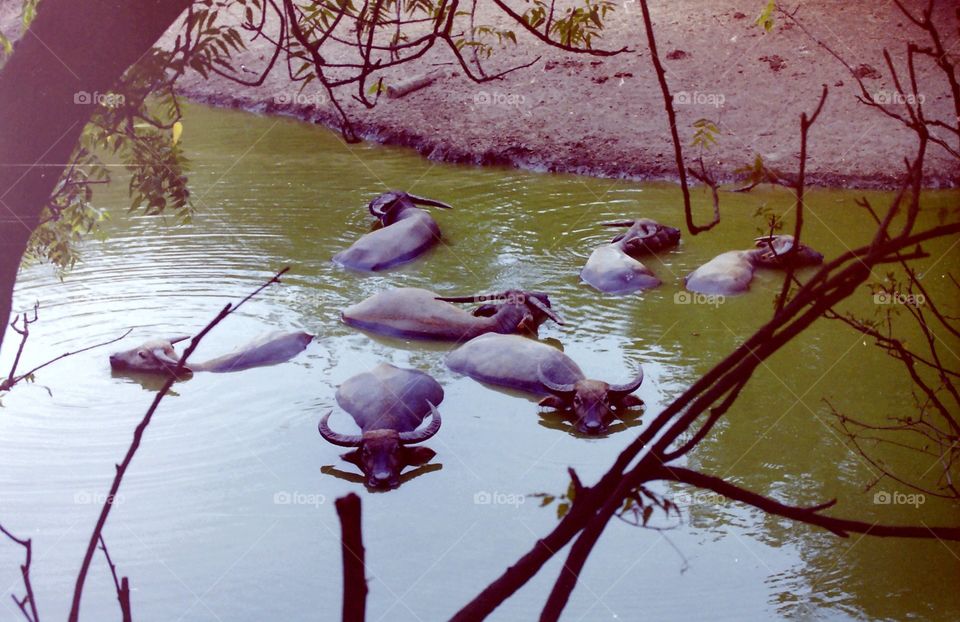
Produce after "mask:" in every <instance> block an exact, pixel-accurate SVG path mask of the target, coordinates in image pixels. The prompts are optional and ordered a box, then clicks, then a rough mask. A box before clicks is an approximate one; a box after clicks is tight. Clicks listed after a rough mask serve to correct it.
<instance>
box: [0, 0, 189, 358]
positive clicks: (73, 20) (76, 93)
mask: <svg viewBox="0 0 960 622" xmlns="http://www.w3.org/2000/svg"><path fill="white" fill-rule="evenodd" d="M189 4H190V2H189V0H140V1H138V2H131V1H130V0H42V2H40V4H39V9H38V14H37V17H36V19H35V20H34V21H33V23H32V24H31V26H30V29H29V30H28V31H27V32H26V33H24V35H23V36H22V37H21V38H20V40H19V41H18V42H17V43H16V45H15V46H14V49H13V55H12V56H11V57H10V59H9V60H8V61H7V64H6V65H5V66H4V67H3V69H2V71H0V322H2V324H0V346H2V345H3V334H4V332H6V331H5V329H6V325H7V323H8V321H9V317H10V312H11V305H12V298H13V287H14V283H15V282H16V276H17V270H18V268H19V265H20V261H21V259H22V257H23V252H24V250H25V249H26V246H27V242H28V240H29V239H30V234H31V233H32V231H33V229H34V228H35V227H36V226H37V224H38V221H39V218H40V213H41V211H42V209H43V207H44V205H45V204H46V201H47V199H48V198H49V196H50V194H51V191H52V190H53V188H54V186H55V185H56V183H57V180H58V179H59V178H60V176H61V175H62V173H63V170H64V167H65V166H66V164H67V162H68V161H69V158H70V155H71V153H72V152H73V149H74V147H75V146H76V144H77V140H78V139H79V137H80V133H81V132H82V131H83V127H84V125H85V124H86V123H87V121H88V119H89V118H90V115H91V113H92V112H93V111H94V110H95V108H94V106H95V104H94V103H90V102H91V101H95V100H96V94H98V93H99V94H105V93H107V92H109V90H110V88H111V87H112V86H113V85H115V84H116V83H117V80H119V78H120V77H121V76H122V75H123V72H124V71H126V69H127V68H128V67H130V66H131V65H133V64H134V63H136V62H137V61H138V60H139V59H140V58H141V57H142V56H143V54H144V53H145V52H147V51H148V50H149V49H150V47H151V46H152V45H153V44H154V43H155V42H156V41H157V39H159V38H160V36H161V35H162V34H163V33H164V31H166V30H167V29H168V28H169V27H170V26H171V25H172V24H173V22H174V21H175V20H176V19H177V17H178V16H179V15H180V14H181V13H183V11H184V10H185V9H186V8H187V6H188V5H189Z"/></svg>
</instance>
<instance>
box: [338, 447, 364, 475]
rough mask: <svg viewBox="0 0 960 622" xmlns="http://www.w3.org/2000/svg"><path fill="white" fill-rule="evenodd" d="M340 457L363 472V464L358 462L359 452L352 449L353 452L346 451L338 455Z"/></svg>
mask: <svg viewBox="0 0 960 622" xmlns="http://www.w3.org/2000/svg"><path fill="white" fill-rule="evenodd" d="M340 457H341V458H343V459H344V460H346V461H347V462H352V463H353V464H355V465H357V468H359V469H360V470H363V464H362V463H361V462H360V450H359V449H354V450H353V451H348V452H347V453H345V454H340Z"/></svg>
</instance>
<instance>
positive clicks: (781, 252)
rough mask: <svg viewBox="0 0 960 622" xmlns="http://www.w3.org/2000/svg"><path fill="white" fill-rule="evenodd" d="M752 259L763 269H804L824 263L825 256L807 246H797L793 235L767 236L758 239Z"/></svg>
mask: <svg viewBox="0 0 960 622" xmlns="http://www.w3.org/2000/svg"><path fill="white" fill-rule="evenodd" d="M755 242H756V246H757V250H755V251H753V255H752V259H753V263H754V265H756V266H759V267H761V268H787V267H790V266H792V267H794V268H802V267H805V266H818V265H820V264H821V263H823V255H822V254H821V253H818V252H817V251H815V250H813V249H812V248H810V247H809V246H807V245H806V244H803V243H800V244H796V243H795V240H794V239H793V236H792V235H765V236H763V237H759V238H756V240H755Z"/></svg>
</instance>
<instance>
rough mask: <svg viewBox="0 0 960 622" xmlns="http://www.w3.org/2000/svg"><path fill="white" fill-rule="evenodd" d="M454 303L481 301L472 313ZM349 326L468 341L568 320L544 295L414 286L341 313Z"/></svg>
mask: <svg viewBox="0 0 960 622" xmlns="http://www.w3.org/2000/svg"><path fill="white" fill-rule="evenodd" d="M453 302H460V303H462V302H477V303H481V305H480V306H479V307H478V308H477V309H475V310H474V312H473V313H468V312H467V311H464V310H463V309H461V308H460V307H457V306H454V305H453V304H451V303H453ZM341 315H342V318H343V321H344V323H346V324H348V325H350V326H353V327H355V328H360V329H363V330H368V331H371V332H374V333H380V334H383V335H388V336H391V337H403V338H412V339H437V340H442V341H466V340H467V339H472V338H473V337H476V336H477V335H480V334H483V333H515V332H520V333H527V334H532V335H536V334H537V329H538V328H539V326H540V325H541V324H542V323H543V322H545V321H546V320H547V319H551V320H553V321H554V322H556V323H558V324H563V320H561V319H560V317H558V316H557V314H556V313H554V312H553V311H552V310H551V308H550V299H549V298H548V297H547V295H546V294H544V293H542V292H527V291H522V290H508V291H506V292H503V293H500V294H495V295H489V296H465V297H442V296H437V294H435V293H433V292H431V291H428V290H425V289H418V288H413V287H400V288H395V289H387V290H384V291H382V292H379V293H377V294H374V295H373V296H371V297H369V298H367V299H366V300H364V301H362V302H359V303H357V304H355V305H353V306H351V307H347V308H346V309H345V310H344V311H343V313H342V314H341Z"/></svg>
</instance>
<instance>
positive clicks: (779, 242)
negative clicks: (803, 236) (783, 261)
mask: <svg viewBox="0 0 960 622" xmlns="http://www.w3.org/2000/svg"><path fill="white" fill-rule="evenodd" d="M770 246H772V247H773V250H774V251H776V253H777V254H778V255H786V254H787V253H789V252H790V251H791V250H793V236H792V235H790V236H788V235H778V236H777V237H775V238H773V240H772V241H771V242H770Z"/></svg>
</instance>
